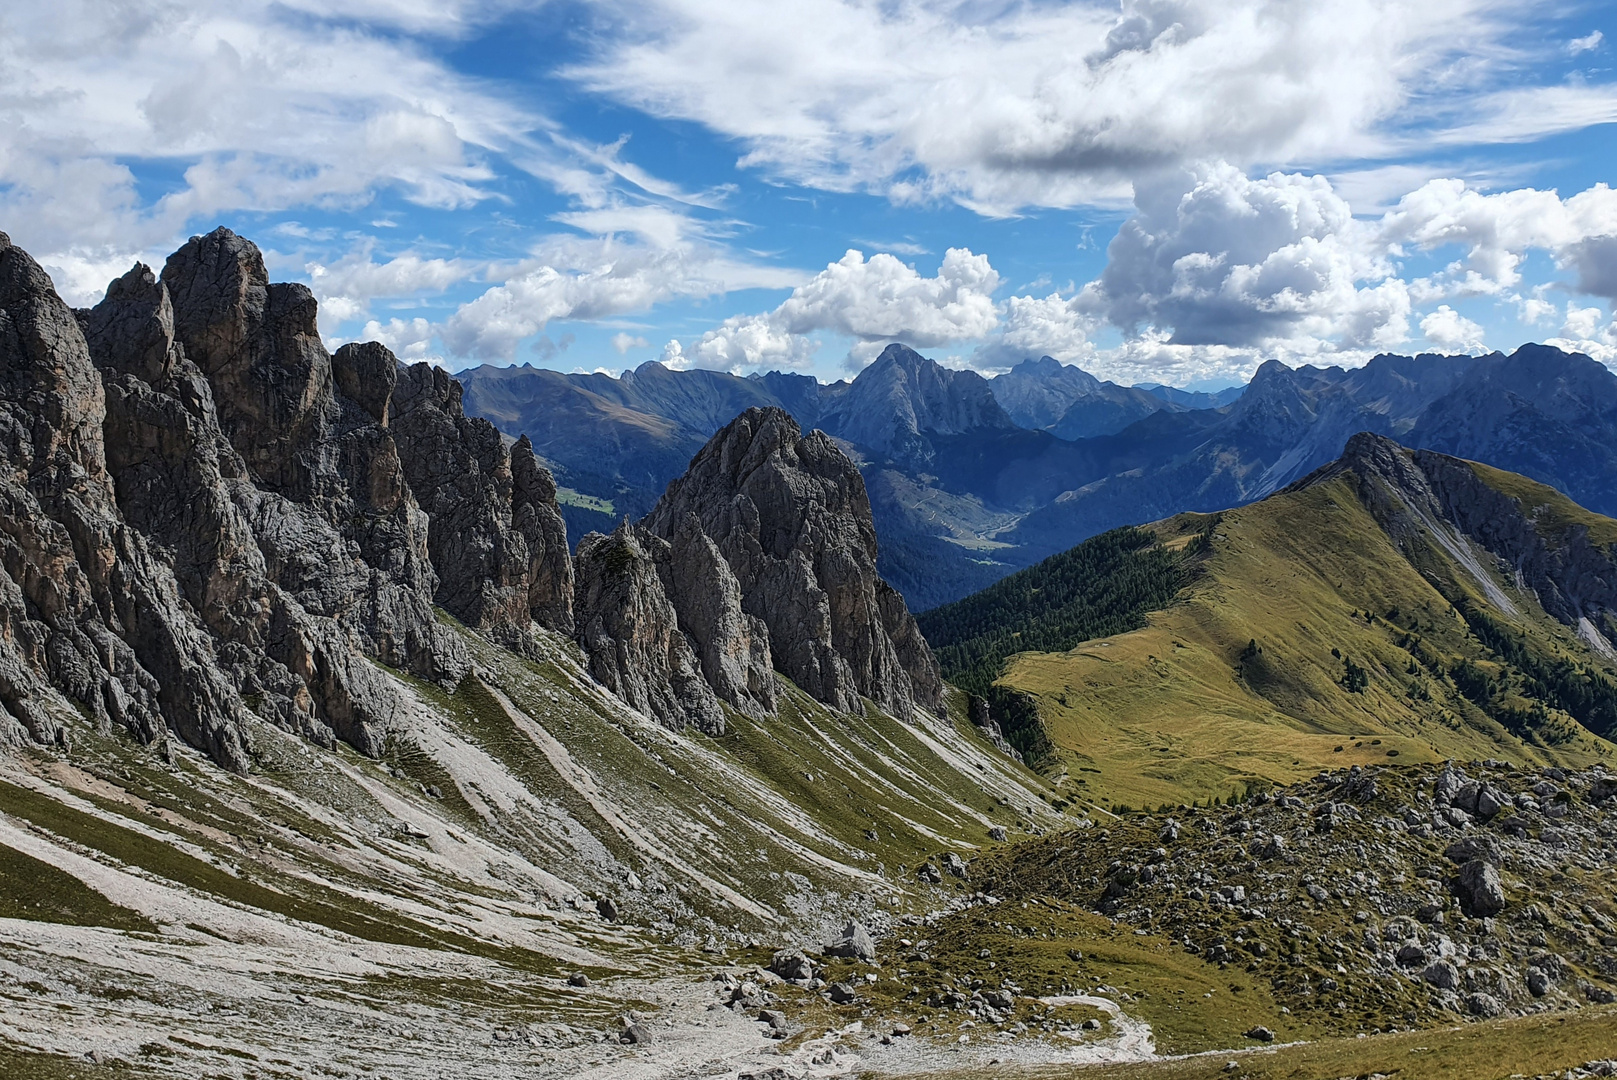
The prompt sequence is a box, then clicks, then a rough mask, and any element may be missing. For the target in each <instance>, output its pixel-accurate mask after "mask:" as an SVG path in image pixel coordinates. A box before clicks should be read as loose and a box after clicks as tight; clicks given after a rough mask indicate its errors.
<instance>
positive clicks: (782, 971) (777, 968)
mask: <svg viewBox="0 0 1617 1080" xmlns="http://www.w3.org/2000/svg"><path fill="white" fill-rule="evenodd" d="M769 970H770V971H772V972H774V973H775V974H776V975H779V976H780V977H781V978H783V979H785V980H786V981H787V982H808V981H809V980H811V979H813V978H814V961H812V960H810V959H809V958H808V957H807V956H805V955H804V954H803V952H802V950H800V949H779V950H777V951H776V952H775V955H773V956H771V957H770V958H769Z"/></svg>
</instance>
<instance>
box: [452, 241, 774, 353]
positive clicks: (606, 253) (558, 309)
mask: <svg viewBox="0 0 1617 1080" xmlns="http://www.w3.org/2000/svg"><path fill="white" fill-rule="evenodd" d="M799 280H801V274H799V273H798V272H797V271H794V270H783V269H778V268H775V267H769V266H760V265H757V264H752V263H743V262H738V261H736V260H734V259H732V258H730V257H729V255H728V254H726V253H725V252H724V251H723V250H722V249H719V248H716V247H713V246H712V245H708V244H682V245H679V246H677V247H672V248H657V247H652V246H649V245H644V244H636V243H628V242H624V241H620V240H616V239H614V238H611V237H608V238H605V239H602V240H581V239H569V238H565V237H551V238H550V239H548V240H547V241H545V242H544V243H543V244H542V245H541V247H540V249H539V250H538V251H537V252H536V253H535V255H534V257H533V258H531V259H529V260H526V261H525V262H524V263H523V264H522V265H521V266H519V267H518V268H517V269H516V272H515V273H513V274H512V275H511V276H510V277H509V278H507V279H506V280H505V281H504V282H503V283H502V284H499V285H496V286H494V287H492V288H490V289H488V290H487V291H486V292H484V293H483V295H481V296H479V297H478V298H477V299H475V300H472V301H471V302H469V303H466V304H463V305H461V307H460V308H459V309H458V310H456V311H455V313H454V314H453V315H451V316H450V317H449V319H448V321H447V322H446V323H445V324H444V326H443V330H442V334H443V340H444V343H445V344H446V345H447V346H448V347H449V350H450V351H451V352H452V353H454V354H455V355H457V356H462V357H470V358H476V359H482V360H493V361H502V360H503V361H507V362H509V361H510V360H512V359H513V358H514V357H515V356H516V350H517V346H518V345H519V344H521V342H522V341H523V340H524V339H525V338H528V337H531V336H533V335H534V334H537V333H539V332H540V331H541V330H543V329H544V328H545V327H546V326H547V325H549V324H550V323H551V322H552V321H554V320H556V319H581V320H590V319H602V318H610V317H612V316H617V315H625V314H630V313H633V312H639V311H645V310H647V309H648V308H650V307H652V306H653V305H655V304H659V303H662V302H664V301H666V300H670V299H673V298H675V297H690V298H700V297H706V296H714V295H717V294H720V293H725V292H729V291H732V290H736V289H752V288H770V289H778V288H786V287H789V286H791V285H793V284H795V283H796V282H798V281H799Z"/></svg>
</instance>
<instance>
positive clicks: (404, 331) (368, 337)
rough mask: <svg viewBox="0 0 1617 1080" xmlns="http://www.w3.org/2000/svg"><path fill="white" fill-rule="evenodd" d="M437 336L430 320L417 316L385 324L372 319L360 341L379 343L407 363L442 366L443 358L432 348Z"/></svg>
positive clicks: (389, 321) (391, 320)
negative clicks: (426, 362) (426, 363)
mask: <svg viewBox="0 0 1617 1080" xmlns="http://www.w3.org/2000/svg"><path fill="white" fill-rule="evenodd" d="M436 336H437V328H436V327H435V326H433V324H432V323H431V322H430V321H429V320H427V319H423V318H421V317H419V316H417V317H416V318H413V319H397V318H395V319H389V320H388V321H387V322H385V323H383V322H378V321H377V320H375V319H372V320H371V321H369V322H367V323H366V324H365V329H364V331H363V332H362V333H361V335H360V340H362V341H379V342H381V343H382V344H383V345H386V346H387V347H388V348H389V349H392V350H393V353H394V355H396V356H397V357H398V358H399V359H400V360H403V361H405V362H406V363H411V364H414V363H417V362H419V361H422V360H427V361H430V362H432V363H435V364H442V363H443V357H441V356H439V355H438V354H437V353H436V352H435V351H434V350H433V348H432V342H433V338H434V337H436Z"/></svg>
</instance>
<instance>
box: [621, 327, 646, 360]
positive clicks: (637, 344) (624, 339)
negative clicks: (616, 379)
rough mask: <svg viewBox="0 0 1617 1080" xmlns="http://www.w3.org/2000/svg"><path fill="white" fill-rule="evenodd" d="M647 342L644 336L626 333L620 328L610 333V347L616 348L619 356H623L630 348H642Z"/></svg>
mask: <svg viewBox="0 0 1617 1080" xmlns="http://www.w3.org/2000/svg"><path fill="white" fill-rule="evenodd" d="M649 344H650V342H648V341H647V340H646V339H645V338H643V337H636V336H634V335H633V334H626V333H624V332H623V331H622V330H619V331H618V332H617V333H615V334H613V335H612V348H614V349H616V350H617V354H618V355H619V356H623V355H624V354H626V353H627V352H628V351H629V350H630V349H644V348H646V347H647V346H648V345H649Z"/></svg>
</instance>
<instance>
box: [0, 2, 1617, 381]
mask: <svg viewBox="0 0 1617 1080" xmlns="http://www.w3.org/2000/svg"><path fill="white" fill-rule="evenodd" d="M20 6H21V7H23V8H30V9H33V10H23V11H17V10H6V11H4V12H0V229H4V230H5V231H7V232H9V233H10V234H11V236H12V237H13V239H14V241H15V242H17V243H19V244H21V245H23V246H24V247H26V248H28V249H29V250H30V251H31V252H33V254H34V255H35V256H36V257H37V258H38V259H39V260H40V261H41V262H42V263H43V264H45V266H46V267H47V269H49V270H50V271H51V272H52V275H53V277H54V278H55V280H56V281H57V284H58V287H59V289H61V290H62V291H63V293H64V294H65V295H66V296H67V297H68V298H69V299H70V301H71V302H74V303H78V304H87V303H93V302H94V301H95V300H96V299H97V298H98V297H99V295H100V293H101V292H102V291H103V290H104V288H105V285H106V282H107V281H108V280H110V279H111V278H112V277H113V276H115V275H116V274H118V273H121V272H122V271H123V270H125V269H127V268H128V265H129V264H130V263H131V262H132V261H134V260H135V259H137V258H138V259H144V260H146V261H148V262H153V263H158V262H160V261H161V259H162V258H163V257H164V256H165V254H166V253H167V252H168V251H170V250H172V249H173V248H174V247H176V246H177V245H178V244H179V243H180V242H181V241H183V240H184V238H185V237H186V236H187V235H190V234H192V233H195V232H201V231H206V230H208V229H210V228H212V227H214V226H215V225H218V224H224V225H228V226H229V227H231V228H233V229H235V230H237V231H238V232H241V233H243V234H244V235H246V236H249V237H250V238H252V239H254V240H256V241H257V242H258V243H259V245H260V246H261V247H262V248H263V249H264V251H265V255H266V258H267V260H268V261H269V264H270V266H271V270H272V274H273V275H274V276H275V277H277V278H278V279H295V280H302V281H306V282H308V283H309V284H310V285H311V287H312V288H314V290H315V291H316V293H317V295H319V296H320V298H321V301H322V309H321V310H322V314H321V330H322V333H323V334H325V335H326V336H327V338H328V339H329V340H330V341H331V342H332V343H333V344H335V343H337V342H340V341H346V340H354V339H356V338H366V337H369V338H376V339H379V340H382V341H384V342H386V343H387V344H389V345H390V346H391V347H393V348H394V349H395V351H396V352H398V353H399V354H400V356H401V357H404V358H406V359H431V360H433V361H435V362H439V363H443V364H445V365H446V366H448V367H450V368H451V369H459V368H462V367H465V366H469V365H473V364H477V363H496V364H509V363H533V364H544V365H549V366H553V367H558V368H562V369H564V370H574V369H579V370H593V369H597V368H604V369H608V370H614V371H616V370H620V369H622V368H624V367H627V366H631V365H634V364H638V363H641V362H644V361H646V360H651V359H662V360H664V361H666V362H669V363H672V364H679V365H694V366H709V367H717V368H724V369H729V370H737V371H749V370H758V369H769V368H783V369H784V368H791V369H795V370H804V371H809V372H812V373H814V374H815V375H817V376H819V377H821V378H825V379H834V378H840V377H845V376H846V375H848V374H850V373H852V372H855V371H857V370H858V369H859V367H860V366H861V365H862V364H864V363H866V362H868V361H869V360H870V359H871V358H872V357H873V356H874V355H875V354H876V353H877V352H879V350H880V348H881V347H882V346H883V345H884V344H886V343H887V342H888V341H891V340H903V341H906V342H909V343H910V344H913V345H915V346H917V347H918V348H920V349H921V350H922V351H923V352H925V353H927V354H928V355H931V356H935V357H937V358H939V359H941V360H944V361H945V362H947V363H950V364H954V365H958V366H972V367H976V368H978V369H979V370H982V371H984V372H987V373H992V372H994V371H999V370H1003V369H1004V368H1006V367H1007V366H1009V365H1010V364H1013V363H1015V362H1016V361H1017V360H1019V359H1021V358H1023V357H1025V356H1038V355H1041V354H1044V353H1049V354H1052V355H1055V356H1057V357H1059V358H1061V359H1063V360H1066V361H1069V362H1074V363H1078V364H1080V365H1082V366H1083V367H1085V368H1087V369H1089V370H1091V371H1094V372H1096V373H1097V374H1099V375H1102V376H1103V377H1109V378H1114V379H1118V380H1119V381H1123V382H1140V381H1165V382H1172V383H1175V384H1179V385H1218V384H1222V383H1227V382H1230V381H1234V380H1239V379H1243V378H1245V377H1246V376H1247V375H1248V374H1250V372H1251V371H1252V369H1253V368H1255V367H1256V366H1257V364H1259V363H1261V362H1262V361H1263V360H1265V359H1269V358H1273V357H1278V358H1280V359H1282V360H1284V361H1286V362H1288V363H1293V364H1296V363H1305V362H1312V363H1320V364H1330V363H1340V364H1345V365H1353V364H1358V363H1362V362H1364V361H1365V360H1367V359H1368V358H1369V357H1370V356H1372V355H1374V354H1375V353H1376V352H1380V351H1398V352H1415V351H1425V350H1437V351H1476V350H1479V349H1485V348H1502V349H1510V348H1512V347H1514V346H1515V345H1517V344H1520V343H1521V342H1523V341H1526V340H1540V341H1543V340H1549V341H1553V342H1556V343H1558V344H1562V345H1563V346H1565V347H1569V348H1577V349H1581V350H1582V351H1585V352H1588V353H1590V354H1591V355H1593V356H1595V357H1596V358H1597V359H1600V360H1602V361H1603V362H1606V363H1608V364H1613V365H1617V329H1614V327H1613V320H1612V304H1613V301H1614V298H1617V192H1613V191H1612V190H1611V189H1610V188H1609V187H1608V186H1607V185H1609V184H1612V183H1614V182H1617V176H1614V175H1613V174H1614V172H1617V154H1614V152H1613V145H1614V140H1613V135H1614V130H1617V129H1614V127H1613V124H1614V122H1617V75H1614V67H1617V52H1614V48H1617V44H1614V43H1617V13H1614V8H1613V5H1610V4H1576V3H1574V4H1567V3H1556V4H1531V3H1519V2H1516V3H1501V2H1497V0H1426V2H1423V3H1421V4H1419V5H1412V4H1408V3H1406V2H1403V0H1379V2H1377V0H1312V2H1308V3H1301V2H1299V3H1288V2H1283V0H1225V2H1221V3H1205V4H1198V3H1189V2H1185V0H1125V2H1124V3H1121V4H1119V3H1116V2H1113V3H1054V2H1045V3H1034V2H1029V3H1010V2H973V0H952V2H948V3H921V2H908V3H906V2H900V0H886V2H883V3H879V4H873V3H854V2H849V0H798V2H796V3H793V4H791V5H780V4H778V3H745V2H740V0H727V2H717V0H638V2H634V3H616V2H611V0H602V2H597V3H573V2H565V0H553V2H547V3H527V2H523V0H445V2H441V3H434V2H431V0H278V2H265V0H234V2H230V3H225V2H210V0H194V2H189V3H176V2H170V0H145V2H133V3H131V2H127V0H122V2H119V0H60V2H57V3H54V4H50V5H20Z"/></svg>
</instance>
